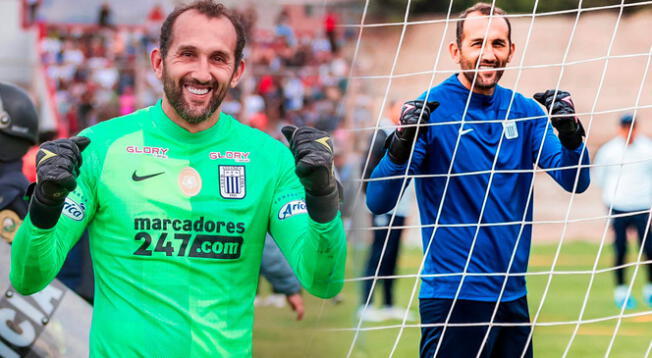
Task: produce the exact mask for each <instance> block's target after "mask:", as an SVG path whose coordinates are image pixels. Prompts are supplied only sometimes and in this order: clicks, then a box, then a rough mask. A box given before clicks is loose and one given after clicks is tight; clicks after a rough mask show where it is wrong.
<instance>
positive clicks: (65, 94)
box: [41, 4, 349, 136]
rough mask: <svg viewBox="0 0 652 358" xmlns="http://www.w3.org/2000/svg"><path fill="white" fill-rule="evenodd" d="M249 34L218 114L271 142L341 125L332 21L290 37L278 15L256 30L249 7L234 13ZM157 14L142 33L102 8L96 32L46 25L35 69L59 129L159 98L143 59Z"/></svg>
mask: <svg viewBox="0 0 652 358" xmlns="http://www.w3.org/2000/svg"><path fill="white" fill-rule="evenodd" d="M240 15H241V18H242V20H243V22H244V24H245V27H246V31H247V33H248V47H247V49H246V60H247V71H246V75H245V78H244V79H243V80H242V82H241V83H240V85H239V86H238V87H237V88H235V89H233V90H232V91H230V93H229V94H228V95H227V97H226V99H225V101H224V104H223V108H222V109H223V111H224V112H226V113H228V114H231V115H233V116H234V117H235V118H237V119H238V120H240V121H242V122H245V123H248V124H250V125H251V126H253V127H256V128H258V129H261V130H263V131H266V132H268V133H270V134H272V135H276V136H278V133H279V130H278V129H279V126H281V125H283V124H287V123H291V124H295V125H309V126H315V127H318V128H321V129H324V130H328V131H334V130H335V129H336V128H337V127H338V124H339V123H340V122H341V121H342V119H343V117H344V109H343V104H342V103H343V101H342V97H343V94H344V91H345V89H346V78H347V76H348V72H349V67H348V62H347V60H346V59H345V58H344V57H343V56H342V54H341V51H339V45H338V43H339V41H341V40H340V39H338V37H337V35H336V31H335V30H336V28H335V23H336V21H337V18H336V16H335V15H334V14H330V13H329V14H327V15H326V16H325V17H324V18H321V19H315V20H314V21H315V22H316V23H318V24H319V23H320V22H322V23H321V24H319V25H320V26H317V27H315V28H313V30H312V31H305V30H303V31H297V30H296V29H295V28H294V27H293V26H292V19H291V18H290V16H289V14H288V12H286V11H285V10H283V11H281V12H280V14H279V15H278V17H277V19H276V21H275V25H274V27H273V29H257V27H256V25H257V16H258V15H257V13H256V9H255V8H253V7H247V8H245V9H244V10H242V11H241V12H240ZM163 18H164V14H163V12H162V10H161V8H159V7H157V8H155V9H152V11H151V13H150V15H149V16H148V25H145V26H140V27H126V26H115V25H113V24H112V23H111V20H110V19H111V16H110V8H107V5H106V4H105V5H103V6H102V8H101V9H100V11H99V14H98V23H97V24H96V25H73V24H63V25H62V24H50V25H45V26H44V27H43V28H44V34H43V36H42V40H41V54H42V55H41V61H42V63H43V64H44V65H45V68H46V72H47V76H48V77H49V79H50V80H51V81H50V82H51V83H52V85H53V86H54V89H55V93H56V95H55V97H56V98H55V102H56V105H57V109H58V113H59V117H60V119H61V122H62V123H63V125H65V126H67V127H68V131H67V132H68V133H70V134H74V133H77V132H78V131H80V130H82V129H83V128H85V127H87V126H89V125H93V124H95V123H97V122H100V121H103V120H107V119H110V118H113V117H116V116H119V115H124V114H128V113H130V112H132V111H134V110H136V109H138V108H141V107H144V106H148V105H151V104H153V103H155V101H156V100H157V99H158V98H160V97H161V95H162V86H161V84H160V81H159V80H158V79H157V78H156V77H155V74H154V73H153V71H151V70H149V61H148V54H149V52H150V51H151V50H152V48H153V47H154V46H156V45H157V42H158V30H159V27H160V22H161V21H162V19H163Z"/></svg>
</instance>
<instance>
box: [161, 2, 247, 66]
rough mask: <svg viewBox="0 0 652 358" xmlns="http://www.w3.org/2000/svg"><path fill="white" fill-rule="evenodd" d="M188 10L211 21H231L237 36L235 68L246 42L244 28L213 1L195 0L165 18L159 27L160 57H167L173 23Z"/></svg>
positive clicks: (229, 12) (232, 15) (236, 19)
mask: <svg viewBox="0 0 652 358" xmlns="http://www.w3.org/2000/svg"><path fill="white" fill-rule="evenodd" d="M189 10H196V11H197V12H199V13H200V14H202V15H205V16H206V17H208V18H210V19H212V18H219V17H222V16H224V17H226V18H227V19H229V21H231V23H232V24H233V27H234V28H235V33H236V34H237V36H238V38H237V42H236V44H235V65H236V68H237V66H238V64H239V63H240V60H241V59H242V52H243V50H244V47H245V44H246V42H247V39H246V36H245V30H244V26H243V25H242V21H241V20H240V16H238V15H237V14H236V13H235V12H232V11H231V10H229V9H227V8H226V6H224V4H221V3H218V2H215V1H213V0H197V1H193V2H191V3H189V4H186V5H182V6H178V7H176V8H175V9H174V10H173V11H172V12H171V13H170V14H169V15H168V16H167V18H165V21H164V22H163V25H161V37H160V39H159V47H160V49H161V55H162V56H163V58H165V56H167V54H168V50H169V49H170V43H172V30H173V27H174V22H175V21H176V20H177V17H179V15H181V14H183V13H184V12H186V11H189Z"/></svg>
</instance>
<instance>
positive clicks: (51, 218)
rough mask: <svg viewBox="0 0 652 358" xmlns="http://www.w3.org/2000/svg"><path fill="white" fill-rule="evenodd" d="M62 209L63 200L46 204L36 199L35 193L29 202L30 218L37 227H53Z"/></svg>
mask: <svg viewBox="0 0 652 358" xmlns="http://www.w3.org/2000/svg"><path fill="white" fill-rule="evenodd" d="M62 210H63V202H62V203H61V204H56V205H46V204H44V203H42V202H41V201H40V200H38V199H37V195H32V200H31V201H30V203H29V217H30V220H31V221H32V224H34V226H36V227H38V228H39V229H50V228H52V227H54V225H56V224H57V221H59V216H61V211H62Z"/></svg>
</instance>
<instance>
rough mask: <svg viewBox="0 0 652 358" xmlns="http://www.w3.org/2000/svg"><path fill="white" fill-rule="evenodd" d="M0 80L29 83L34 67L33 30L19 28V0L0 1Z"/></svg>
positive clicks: (34, 39) (34, 37) (35, 63)
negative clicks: (0, 25) (0, 28)
mask: <svg viewBox="0 0 652 358" xmlns="http://www.w3.org/2000/svg"><path fill="white" fill-rule="evenodd" d="M0 23H1V24H2V30H0V49H2V50H0V80H2V81H9V82H14V83H18V84H30V83H31V82H32V78H33V76H34V69H35V68H36V65H37V62H36V53H35V47H34V43H35V41H36V35H35V33H34V32H33V31H29V32H27V31H24V30H23V29H22V28H21V12H20V0H2V1H0Z"/></svg>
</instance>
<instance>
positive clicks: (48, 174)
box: [30, 137, 90, 229]
mask: <svg viewBox="0 0 652 358" xmlns="http://www.w3.org/2000/svg"><path fill="white" fill-rule="evenodd" d="M89 143H90V139H88V138H86V137H72V138H70V139H57V140H54V141H49V142H45V143H43V144H41V147H40V148H39V151H38V154H36V186H35V188H34V194H33V196H32V201H31V203H30V217H31V219H32V222H33V223H34V224H35V225H36V226H38V227H40V228H42V229H47V228H50V227H53V226H54V225H55V224H56V222H57V220H58V219H59V215H60V214H61V209H62V208H63V203H64V201H65V200H66V197H67V196H68V194H69V193H70V192H71V191H73V190H75V188H76V187H77V177H78V176H79V167H80V166H81V164H82V157H81V152H82V151H83V150H84V149H85V148H86V147H87V146H88V144H89Z"/></svg>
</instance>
